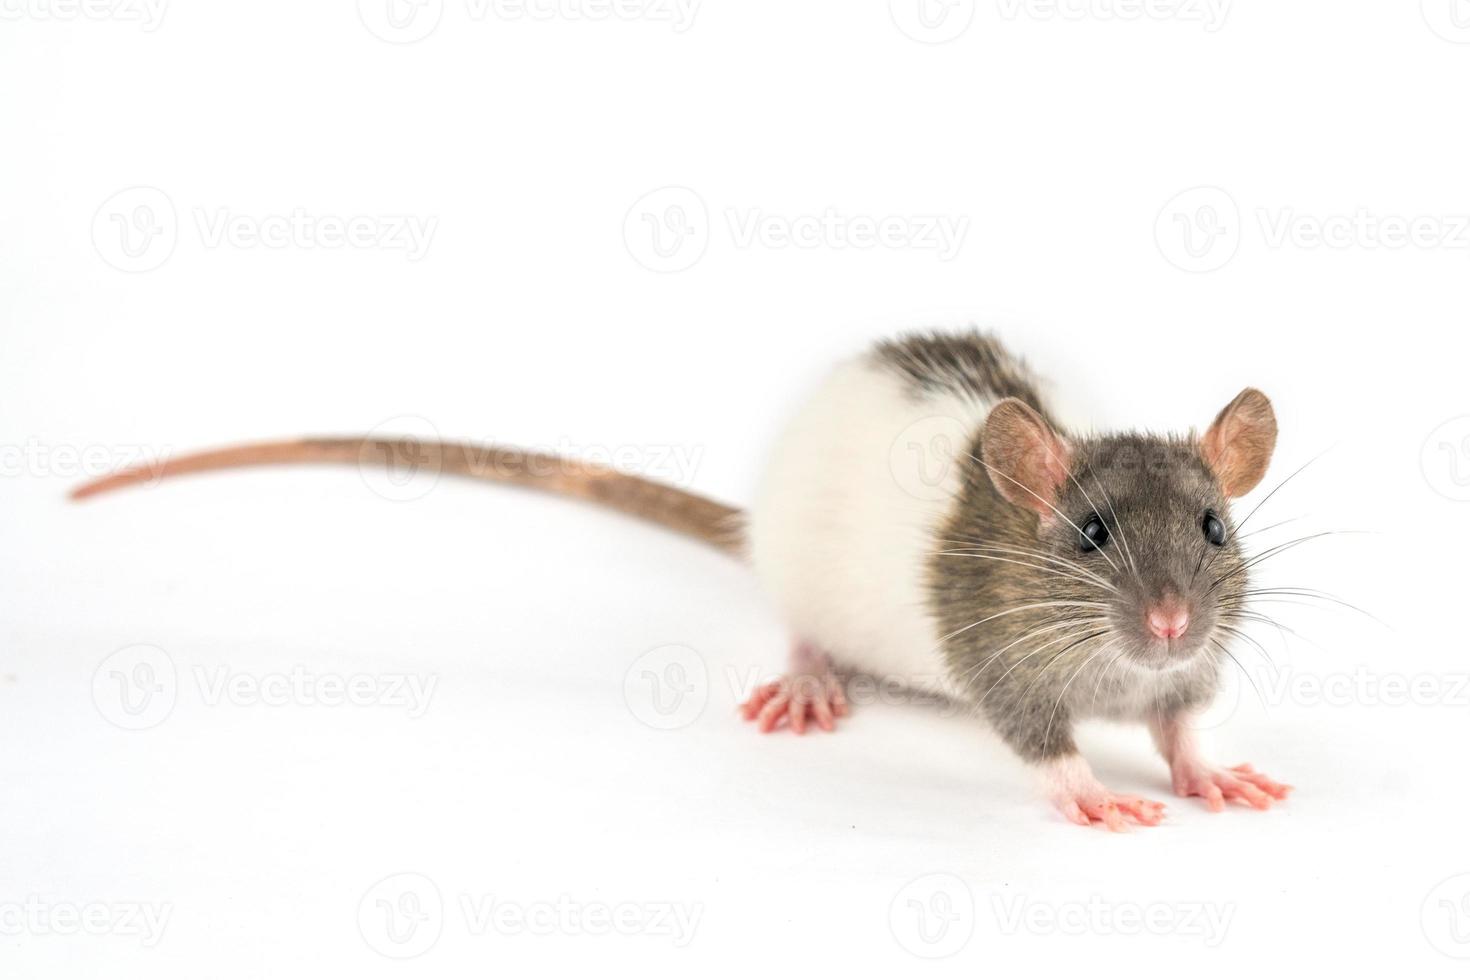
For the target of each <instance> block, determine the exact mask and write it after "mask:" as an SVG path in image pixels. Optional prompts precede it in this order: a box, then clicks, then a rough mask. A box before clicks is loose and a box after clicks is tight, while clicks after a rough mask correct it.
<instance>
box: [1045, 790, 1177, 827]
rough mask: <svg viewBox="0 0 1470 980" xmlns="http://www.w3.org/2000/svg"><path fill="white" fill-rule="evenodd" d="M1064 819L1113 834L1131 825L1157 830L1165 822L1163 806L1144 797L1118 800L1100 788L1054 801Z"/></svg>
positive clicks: (1128, 797)
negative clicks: (1132, 823) (1155, 828)
mask: <svg viewBox="0 0 1470 980" xmlns="http://www.w3.org/2000/svg"><path fill="white" fill-rule="evenodd" d="M1053 802H1055V803H1056V805H1057V809H1059V810H1061V811H1062V816H1064V817H1066V818H1067V819H1068V820H1070V821H1072V822H1073V823H1075V824H1079V825H1081V826H1083V827H1090V826H1092V825H1093V824H1094V823H1100V824H1102V825H1103V826H1104V827H1107V828H1108V829H1109V830H1111V831H1113V832H1114V833H1118V832H1121V831H1124V830H1127V829H1128V821H1129V820H1132V821H1133V822H1135V823H1137V824H1140V825H1142V826H1144V827H1154V826H1157V825H1158V824H1159V823H1160V822H1161V821H1162V820H1163V819H1164V804H1162V803H1157V802H1155V801H1153V800H1146V799H1144V798H1143V797H1141V796H1119V795H1118V794H1116V793H1111V792H1109V791H1107V790H1105V789H1102V788H1101V787H1099V788H1098V789H1097V790H1095V791H1091V792H1086V793H1080V794H1071V793H1069V794H1066V795H1063V796H1059V797H1053Z"/></svg>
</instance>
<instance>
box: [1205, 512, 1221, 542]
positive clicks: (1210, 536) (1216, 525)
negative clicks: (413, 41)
mask: <svg viewBox="0 0 1470 980" xmlns="http://www.w3.org/2000/svg"><path fill="white" fill-rule="evenodd" d="M1204 529H1205V540H1206V541H1208V542H1209V543H1210V544H1212V545H1214V546H1215V547H1216V548H1223V547H1224V546H1225V523H1224V522H1223V521H1221V520H1220V518H1218V517H1216V516H1215V512H1214V511H1212V510H1207V511H1205V523H1204Z"/></svg>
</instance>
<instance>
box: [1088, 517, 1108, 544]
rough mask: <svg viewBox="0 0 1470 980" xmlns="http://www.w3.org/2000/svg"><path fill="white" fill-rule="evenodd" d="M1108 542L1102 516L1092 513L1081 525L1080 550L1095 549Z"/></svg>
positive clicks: (1106, 528)
mask: <svg viewBox="0 0 1470 980" xmlns="http://www.w3.org/2000/svg"><path fill="white" fill-rule="evenodd" d="M1107 543H1108V527H1107V525H1106V524H1104V523H1103V522H1102V518H1100V517H1098V516H1097V515H1096V514H1093V515H1092V516H1091V517H1089V518H1088V519H1087V522H1086V523H1085V524H1083V525H1082V550H1083V551H1096V550H1097V549H1099V548H1101V547H1102V546H1103V545H1105V544H1107Z"/></svg>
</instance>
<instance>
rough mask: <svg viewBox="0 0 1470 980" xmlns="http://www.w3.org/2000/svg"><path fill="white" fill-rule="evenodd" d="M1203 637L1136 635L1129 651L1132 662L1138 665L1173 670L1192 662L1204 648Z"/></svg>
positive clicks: (1160, 669) (1159, 669)
mask: <svg viewBox="0 0 1470 980" xmlns="http://www.w3.org/2000/svg"><path fill="white" fill-rule="evenodd" d="M1205 639H1206V637H1201V636H1189V635H1185V636H1178V637H1172V638H1169V639H1160V638H1158V637H1154V636H1138V637H1135V639H1134V643H1133V649H1132V650H1131V651H1129V652H1130V653H1131V655H1132V659H1133V662H1134V663H1136V664H1138V665H1139V666H1142V667H1148V668H1150V669H1152V670H1158V671H1165V670H1174V669H1177V668H1180V667H1183V666H1186V665H1187V664H1190V663H1193V662H1194V661H1195V660H1196V659H1197V658H1198V657H1199V655H1200V652H1201V651H1202V650H1204V648H1205Z"/></svg>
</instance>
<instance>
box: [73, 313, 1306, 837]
mask: <svg viewBox="0 0 1470 980" xmlns="http://www.w3.org/2000/svg"><path fill="white" fill-rule="evenodd" d="M1276 433H1277V429H1276V417H1275V413H1274V411H1273V409H1272V407H1271V403H1270V401H1269V400H1268V399H1267V398H1266V396H1265V395H1264V394H1262V393H1261V392H1260V391H1258V390H1256V389H1254V388H1246V389H1244V390H1243V391H1241V392H1240V393H1239V394H1238V395H1236V397H1235V398H1234V399H1233V400H1232V401H1230V403H1229V404H1227V405H1226V406H1225V408H1224V409H1222V410H1221V411H1220V413H1219V414H1218V415H1217V416H1216V417H1215V419H1214V421H1213V422H1212V423H1211V424H1210V426H1209V428H1208V429H1207V430H1206V431H1205V432H1204V433H1203V435H1195V434H1193V433H1192V432H1191V433H1190V434H1188V435H1153V434H1145V433H1140V432H1119V433H1110V434H1082V433H1080V432H1076V431H1074V430H1072V429H1069V428H1066V427H1064V426H1063V425H1062V424H1061V422H1060V420H1059V419H1058V417H1057V416H1056V414H1055V413H1054V412H1053V411H1052V409H1051V408H1050V407H1049V405H1048V400H1047V398H1046V397H1044V391H1043V383H1042V381H1041V380H1040V379H1039V377H1038V376H1036V375H1035V374H1034V373H1033V372H1032V371H1031V369H1030V368H1029V367H1028V366H1027V365H1026V364H1025V362H1024V361H1022V360H1021V359H1020V358H1018V357H1016V356H1014V355H1013V354H1011V353H1010V352H1009V351H1008V350H1007V349H1006V348H1005V347H1004V346H1003V345H1002V344H1001V343H1000V342H999V341H998V340H997V339H996V338H995V337H994V336H992V335H990V334H987V333H984V332H981V331H978V330H968V331H958V332H927V333H914V334H909V335H905V336H901V337H899V338H897V339H894V340H889V341H884V342H880V343H878V344H876V345H875V346H873V347H871V348H870V349H868V350H867V351H865V352H864V353H862V354H861V355H859V356H856V357H853V358H851V359H849V360H846V361H844V362H842V363H840V364H838V365H837V366H836V367H835V368H834V369H833V370H832V371H831V372H830V373H829V374H828V375H827V377H826V379H825V380H824V381H823V382H822V383H821V384H820V385H818V386H817V388H816V390H815V392H814V393H813V394H812V395H811V396H810V397H809V398H808V399H807V400H806V402H805V404H804V405H803V406H802V407H801V408H800V409H799V410H798V411H797V412H796V414H795V416H794V417H793V418H792V420H791V421H790V423H789V425H788V426H787V427H786V429H785V431H784V432H783V434H782V435H781V436H780V437H779V438H778V439H777V441H776V445H775V447H774V450H773V452H772V453H771V455H770V458H769V461H768V462H767V464H766V467H765V470H764V472H763V474H762V477H761V479H760V481H759V485H758V488H757V492H756V494H755V496H754V500H753V504H752V506H751V507H750V508H749V510H748V511H742V510H740V509H737V508H735V507H731V506H728V505H725V504H722V503H719V502H716V501H714V500H711V499H708V498H706V497H702V496H699V495H697V494H694V493H691V492H688V491H686V490H683V489H680V488H677V487H673V486H669V485H665V484H661V483H658V482H655V481H652V480H648V479H644V478H642V477H638V476H634V475H631V474H627V473H622V472H619V471H617V470H614V469H611V468H607V467H603V466H600V465H596V464H591V463H583V462H579V461H575V460H567V459H562V458H559V457H557V456H554V455H551V454H546V453H538V452H529V451H524V450H519V449H513V448H505V447H500V446H480V445H473V444H468V443H454V442H420V441H418V440H414V439H400V438H394V437H387V438H381V437H346V438H314V439H298V440H291V441H285V442H271V443H258V444H253V445H245V446H236V447H230V448H226V449H218V450H212V451H205V452H200V453H195V454H191V455H186V456H181V457H176V458H170V459H167V460H165V461H163V462H162V463H161V464H160V463H155V464H153V465H144V466H137V467H134V468H131V469H125V470H122V471H119V472H117V473H114V474H111V475H108V476H104V477H102V478H100V479H97V480H94V481H92V482H89V483H87V484H84V485H82V486H79V487H77V488H76V489H75V490H73V492H72V496H73V498H76V499H82V498H86V497H91V496H94V495H96V494H98V493H102V492H104V491H108V490H112V489H116V488H119V487H123V486H129V485H138V484H145V483H151V482H152V481H154V480H156V479H158V478H160V477H163V476H170V475H175V474H182V473H190V472H200V471H207V470H217V469H225V468H232V467H237V466H250V465H259V464H267V463H318V462H334V463H351V464H357V465H360V466H361V465H387V466H402V465H414V466H428V467H434V468H437V470H438V471H443V472H449V473H455V474H461V475H466V476H471V477H480V478H485V479H489V480H493V481H496V482H503V483H510V484H515V485H520V486H525V487H531V488H536V489H542V490H549V491H552V492H556V493H560V494H563V495H567V496H571V497H576V498H581V499H584V500H590V501H593V502H596V503H599V504H602V505H605V506H608V507H611V508H612V509H614V510H618V511H622V512H624V513H626V514H630V515H633V516H637V517H641V518H645V519H647V520H651V521H653V522H656V523H659V524H662V525H664V526H666V527H668V528H671V529H673V530H676V531H679V532H683V533H686V534H689V535H692V536H694V537H697V538H699V539H701V540H703V541H705V542H707V543H709V544H711V545H714V546H715V547H717V548H720V549H721V550H723V551H726V552H728V553H730V554H732V555H735V556H737V557H739V558H741V559H743V560H745V561H747V562H748V563H749V565H750V567H751V568H752V569H753V570H754V572H755V574H756V576H757V577H758V579H759V580H760V582H761V583H762V585H763V586H764V589H765V591H766V592H767V593H768V594H769V595H770V596H771V597H772V599H773V601H774V603H775V605H776V607H777V608H778V609H779V611H780V614H781V615H782V617H783V618H784V620H785V622H786V625H787V626H788V627H789V629H790V631H791V635H792V637H793V640H792V647H791V653H790V659H789V666H788V669H787V671H786V672H785V674H784V675H782V676H781V677H780V678H779V679H776V680H772V681H770V682H768V683H764V684H762V685H760V686H758V687H757V688H756V689H755V691H754V692H753V693H752V694H751V695H750V697H749V699H748V700H746V701H745V702H744V703H743V704H742V705H741V711H742V713H743V715H744V717H745V719H746V720H748V721H750V722H753V723H754V724H755V726H756V728H757V729H758V730H759V731H761V732H773V731H776V730H778V729H786V730H790V731H792V732H795V733H798V734H801V733H805V732H806V731H808V730H809V729H811V728H815V729H820V730H825V731H833V730H835V728H836V725H837V721H838V719H841V718H843V717H845V716H847V715H848V714H849V711H850V706H849V702H848V699H847V697H846V696H845V694H844V689H843V682H842V677H844V676H847V675H849V674H852V673H859V674H864V675H871V676H877V677H880V678H883V679H885V680H896V681H897V682H899V683H901V684H903V685H905V686H908V687H911V688H914V689H916V690H922V691H930V692H934V693H937V694H941V695H943V696H945V697H947V698H951V699H954V700H956V701H958V702H960V703H962V704H966V705H969V706H970V707H971V708H972V709H973V712H974V714H975V715H976V716H978V717H983V718H984V719H985V720H987V721H988V722H989V724H990V725H991V727H992V728H993V729H994V730H995V732H996V733H997V734H998V735H999V736H1000V738H1001V739H1002V740H1003V741H1004V742H1005V743H1006V744H1007V745H1008V746H1009V747H1010V748H1011V749H1012V750H1013V751H1014V752H1015V753H1016V755H1017V756H1019V757H1020V759H1021V760H1022V761H1024V762H1025V763H1026V764H1027V765H1028V766H1029V767H1030V768H1031V769H1032V770H1034V772H1035V773H1036V774H1037V776H1038V777H1039V780H1040V783H1041V786H1042V789H1043V792H1044V794H1045V795H1046V797H1047V798H1048V799H1049V800H1050V801H1051V803H1052V804H1053V805H1054V806H1055V807H1056V808H1057V809H1058V810H1059V811H1060V813H1061V814H1062V816H1063V817H1065V818H1066V819H1068V820H1071V821H1073V822H1074V823H1077V824H1080V825H1083V826H1089V825H1093V824H1099V825H1102V826H1104V827H1106V828H1107V829H1109V830H1114V831H1121V830H1125V829H1127V828H1128V827H1129V826H1133V825H1142V826H1154V825H1156V824H1158V823H1160V822H1161V821H1162V819H1163V817H1164V810H1165V807H1164V804H1162V803H1160V802H1156V801H1154V800H1150V799H1146V798H1144V797H1140V796H1133V795H1127V794H1119V793H1115V792H1113V791H1111V790H1109V789H1108V788H1107V787H1106V786H1104V785H1103V784H1102V782H1101V781H1099V779H1098V778H1097V777H1096V776H1095V775H1094V774H1093V771H1092V769H1091V768H1090V767H1089V766H1088V764H1087V762H1086V760H1085V759H1084V758H1083V757H1082V755H1081V753H1080V751H1079V750H1078V747H1077V744H1076V742H1075V741H1074V738H1073V730H1074V727H1075V725H1076V724H1077V723H1078V722H1079V721H1081V720H1084V719H1089V718H1104V719H1110V720H1114V721H1123V722H1133V723H1142V724H1144V725H1146V726H1147V728H1148V730H1149V732H1150V733H1151V735H1152V739H1153V742H1154V744H1155V745H1156V746H1157V748H1158V751H1159V753H1160V754H1161V755H1162V756H1163V759H1164V761H1165V763H1166V764H1167V765H1168V767H1169V771H1170V774H1171V777H1172V784H1173V789H1174V791H1175V793H1176V794H1178V795H1179V796H1181V797H1199V798H1201V799H1202V800H1203V801H1204V803H1205V805H1206V806H1207V808H1208V809H1210V810H1212V811H1217V812H1218V811H1221V810H1223V809H1225V806H1226V804H1227V802H1236V803H1240V804H1244V805H1248V806H1251V807H1254V808H1256V809H1260V810H1265V809H1268V808H1269V807H1270V806H1271V805H1272V803H1273V802H1275V801H1279V800H1284V799H1285V798H1286V797H1287V795H1288V794H1289V793H1290V791H1291V789H1292V787H1290V786H1288V785H1285V784H1282V783H1278V782H1276V781H1274V780H1272V779H1270V778H1269V777H1267V776H1266V775H1264V774H1263V773H1261V772H1258V771H1257V770H1255V769H1254V768H1253V767H1251V766H1250V765H1237V766H1233V767H1221V766H1216V765H1214V764H1212V763H1211V762H1209V761H1208V760H1207V759H1206V757H1205V756H1204V754H1203V753H1202V750H1201V748H1200V745H1199V742H1198V739H1197V738H1196V734H1195V727H1194V725H1193V724H1192V722H1193V720H1194V719H1195V718H1196V717H1197V715H1198V714H1199V713H1200V712H1201V711H1203V710H1204V709H1205V708H1206V707H1208V705H1209V704H1210V703H1211V702H1212V701H1213V699H1214V697H1215V695H1216V693H1217V691H1218V689H1219V687H1220V685H1221V682H1222V675H1223V671H1224V664H1225V662H1226V661H1227V660H1228V659H1230V658H1231V654H1230V644H1231V642H1232V640H1234V639H1242V638H1244V635H1243V634H1242V633H1241V626H1242V625H1243V623H1244V621H1245V617H1246V616H1247V615H1248V613H1247V611H1246V610H1247V602H1248V600H1249V597H1250V592H1249V589H1248V580H1249V566H1250V564H1251V560H1250V559H1249V558H1248V557H1247V556H1246V555H1245V553H1244V552H1243V551H1242V549H1241V547H1240V542H1239V539H1238V535H1237V531H1238V527H1237V524H1236V523H1235V522H1234V520H1233V518H1232V515H1231V507H1230V504H1231V501H1232V500H1235V499H1237V498H1239V497H1241V496H1243V495H1245V494H1247V493H1249V492H1250V491H1251V490H1252V489H1253V488H1255V487H1256V486H1257V484H1259V483H1260V481H1261V479H1262V478H1263V477H1264V475H1265V473H1266V469H1267V467H1268V465H1269V463H1270V459H1271V455H1272V452H1273V450H1274V448H1275V444H1276ZM911 457H912V458H913V459H914V460H915V465H914V466H912V467H911V466H910V465H909V460H910V458H911Z"/></svg>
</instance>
